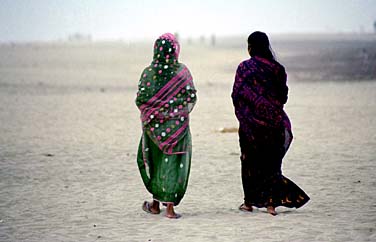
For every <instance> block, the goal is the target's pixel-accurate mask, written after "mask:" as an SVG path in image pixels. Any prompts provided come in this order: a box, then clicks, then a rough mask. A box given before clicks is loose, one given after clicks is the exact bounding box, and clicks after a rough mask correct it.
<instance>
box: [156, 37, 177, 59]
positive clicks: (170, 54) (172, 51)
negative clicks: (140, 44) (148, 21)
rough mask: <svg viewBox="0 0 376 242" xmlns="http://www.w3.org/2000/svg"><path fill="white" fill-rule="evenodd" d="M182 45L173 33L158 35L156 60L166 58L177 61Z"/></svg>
mask: <svg viewBox="0 0 376 242" xmlns="http://www.w3.org/2000/svg"><path fill="white" fill-rule="evenodd" d="M179 52H180V45H179V42H178V40H177V39H176V37H175V36H174V35H173V34H170V33H166V34H163V35H161V36H159V37H158V39H157V40H156V41H155V43H154V58H153V59H154V60H159V61H162V62H165V61H166V60H170V61H174V60H175V61H177V59H178V57H179Z"/></svg>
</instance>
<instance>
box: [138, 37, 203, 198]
mask: <svg viewBox="0 0 376 242" xmlns="http://www.w3.org/2000/svg"><path fill="white" fill-rule="evenodd" d="M179 51H180V46H179V43H178V42H177V40H176V38H175V37H174V36H173V35H172V34H164V35H162V36H160V37H159V38H158V39H157V40H156V41H155V44H154V56H153V61H152V63H151V65H150V66H148V67H146V68H145V69H144V71H143V72H142V74H141V78H140V81H139V83H138V92H137V98H136V105H137V107H138V108H139V110H140V112H141V122H142V131H143V132H142V137H141V141H140V144H139V149H138V155H137V163H138V167H139V170H140V173H141V177H142V180H143V182H144V184H145V186H146V188H147V189H148V191H149V192H150V193H152V194H153V198H154V199H156V200H158V201H161V202H166V203H168V202H171V203H174V204H175V205H177V204H179V202H180V200H181V199H182V198H183V196H184V194H185V191H186V188H187V184H188V177H189V171H190V163H191V153H192V145H191V134H190V130H189V113H190V112H191V111H192V109H193V106H194V104H195V103H196V90H195V87H194V85H193V81H192V76H191V74H190V72H189V70H188V68H187V67H186V66H185V65H184V64H182V63H179V62H178V56H179Z"/></svg>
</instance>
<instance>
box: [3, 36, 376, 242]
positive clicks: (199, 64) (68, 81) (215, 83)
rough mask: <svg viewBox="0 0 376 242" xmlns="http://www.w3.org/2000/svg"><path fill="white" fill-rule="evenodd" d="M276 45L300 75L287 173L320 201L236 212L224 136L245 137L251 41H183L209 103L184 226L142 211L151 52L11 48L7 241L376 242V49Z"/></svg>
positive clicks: (199, 124)
mask: <svg viewBox="0 0 376 242" xmlns="http://www.w3.org/2000/svg"><path fill="white" fill-rule="evenodd" d="M271 40H272V45H273V47H274V50H275V52H276V54H277V57H278V59H279V60H280V61H281V63H282V64H284V65H285V67H286V70H287V73H288V76H289V88H290V93H289V100H288V103H287V105H286V112H287V113H288V114H289V116H290V119H291V121H292V125H293V132H294V141H293V143H292V145H291V147H290V150H289V152H288V153H287V155H286V157H285V159H284V162H283V173H284V175H285V176H287V177H288V178H290V179H291V180H293V181H294V182H296V184H298V185H299V186H300V187H301V188H302V189H303V190H304V191H305V192H306V193H307V194H308V195H309V196H310V197H311V200H310V201H309V202H308V203H307V204H306V205H305V206H304V207H302V208H300V209H298V210H296V209H287V208H281V207H280V208H277V212H278V213H279V215H278V216H276V217H272V216H270V215H269V214H267V213H266V211H265V209H256V210H255V211H254V212H253V213H244V212H241V211H239V210H238V206H239V205H240V204H241V203H242V201H243V191H242V187H241V177H240V160H239V156H240V152H239V145H238V136H237V133H233V132H231V133H221V132H219V130H220V129H221V128H233V127H237V125H238V124H237V120H236V118H235V115H234V111H233V107H232V103H231V97H230V94H231V89H232V84H233V79H234V73H235V70H236V67H237V65H238V64H239V63H240V61H242V60H244V59H246V58H248V56H247V52H246V45H245V41H244V43H243V42H241V41H239V40H238V39H236V40H234V41H231V40H230V39H222V40H220V39H219V40H218V42H217V46H210V45H209V44H206V43H202V44H201V45H200V44H199V43H197V42H195V43H193V44H188V43H186V42H184V41H182V52H181V61H182V62H183V63H185V64H186V65H187V66H188V67H189V68H190V70H191V72H192V75H193V77H194V81H195V84H196V88H197V90H198V93H197V94H198V103H197V105H196V107H195V109H194V111H193V112H192V114H191V132H192V138H193V159H192V166H191V174H190V180H189V185H188V190H187V193H186V195H185V197H184V199H183V200H182V202H181V204H180V205H179V206H178V207H177V208H176V210H177V212H179V213H181V214H182V218H181V219H179V220H170V219H167V218H165V217H164V216H163V212H164V210H162V214H161V215H150V214H146V213H145V212H143V211H142V210H141V205H142V202H143V201H144V200H150V195H149V194H148V192H147V191H146V189H145V188H144V185H143V183H142V180H141V177H140V175H139V171H138V168H137V164H136V152H137V146H138V142H139V138H140V135H141V126H140V121H139V111H138V109H137V107H136V106H135V104H134V98H135V95H136V91H137V82H138V79H139V75H140V73H141V70H142V69H143V68H144V67H145V66H146V65H148V63H149V62H150V60H151V56H152V52H151V49H152V44H153V42H152V41H151V42H149V43H138V44H134V43H123V42H115V43H87V44H82V43H78V44H77V43H43V44H41V43H34V44H2V45H0V53H1V55H0V123H1V125H0V241H4V242H8V241H9V242H13V241H38V242H40V241H46V242H47V241H153V242H161V241H179V242H182V241H255V242H268V241H305V242H307V241H341V242H345V241H360V242H363V241H376V202H375V201H376V179H375V174H376V163H375V162H376V37H375V36H368V35H365V36H334V37H333V36H329V37H328V36H327V37H325V36H320V37H314V36H310V37H307V36H293V37H286V36H282V37H281V36H280V37H276V38H275V39H273V36H272V37H271ZM304 40H306V41H304ZM230 43H231V44H230Z"/></svg>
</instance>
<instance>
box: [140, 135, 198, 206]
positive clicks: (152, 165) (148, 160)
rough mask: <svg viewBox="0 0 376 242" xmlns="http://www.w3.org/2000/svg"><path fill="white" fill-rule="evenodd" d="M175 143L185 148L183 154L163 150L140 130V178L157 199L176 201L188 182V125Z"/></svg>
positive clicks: (184, 190) (181, 196)
mask: <svg viewBox="0 0 376 242" xmlns="http://www.w3.org/2000/svg"><path fill="white" fill-rule="evenodd" d="M177 146H178V147H179V146H180V147H182V146H184V148H186V150H187V152H186V153H184V154H177V155H168V154H165V153H163V152H162V151H161V150H160V149H159V148H158V146H157V145H156V144H154V142H153V141H152V140H151V139H150V138H149V136H148V135H147V134H146V133H143V134H142V137H141V140H140V144H139V148H138V154H137V163H138V168H139V170H140V173H141V177H142V180H143V182H144V184H145V187H146V188H147V190H148V191H149V192H150V193H151V194H153V198H154V199H156V200H158V201H160V202H172V203H174V205H175V206H176V205H178V204H179V203H180V201H181V199H182V198H183V196H184V194H185V192H186V190H187V185H188V178H189V172H190V167H191V156H192V145H191V134H190V131H189V129H188V130H187V132H186V134H185V136H184V137H183V138H182V139H181V140H180V141H179V142H178V144H177Z"/></svg>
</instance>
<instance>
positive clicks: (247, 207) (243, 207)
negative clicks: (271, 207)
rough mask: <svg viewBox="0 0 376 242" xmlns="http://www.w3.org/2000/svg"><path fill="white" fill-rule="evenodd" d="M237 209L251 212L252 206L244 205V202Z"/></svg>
mask: <svg viewBox="0 0 376 242" xmlns="http://www.w3.org/2000/svg"><path fill="white" fill-rule="evenodd" d="M239 210H240V211H243V212H253V208H252V206H247V205H245V203H243V204H242V205H240V207H239Z"/></svg>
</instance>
